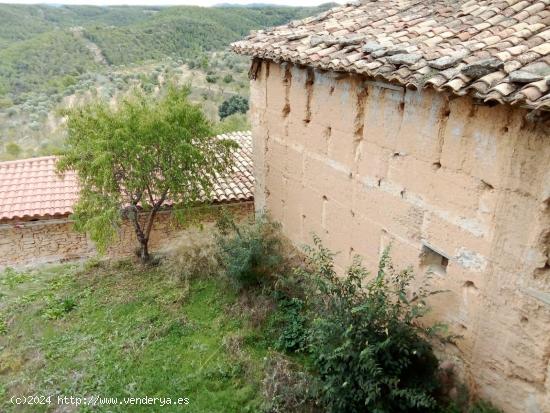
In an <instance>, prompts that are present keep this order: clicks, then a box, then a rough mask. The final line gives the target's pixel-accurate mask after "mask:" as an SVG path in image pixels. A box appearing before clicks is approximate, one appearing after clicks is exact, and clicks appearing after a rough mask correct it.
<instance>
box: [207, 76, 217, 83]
mask: <svg viewBox="0 0 550 413" xmlns="http://www.w3.org/2000/svg"><path fill="white" fill-rule="evenodd" d="M206 81H207V82H208V83H216V82H217V81H218V76H214V75H206Z"/></svg>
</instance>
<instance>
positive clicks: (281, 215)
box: [232, 0, 550, 413]
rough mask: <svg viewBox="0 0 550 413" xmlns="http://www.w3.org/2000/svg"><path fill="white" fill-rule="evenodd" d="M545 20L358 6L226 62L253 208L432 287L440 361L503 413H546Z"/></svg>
mask: <svg viewBox="0 0 550 413" xmlns="http://www.w3.org/2000/svg"><path fill="white" fill-rule="evenodd" d="M549 5H550V2H548V1H547V0H522V1H520V0H500V1H487V0H481V1H474V0H471V1H464V0H457V1H447V0H431V1H412V0H380V1H363V2H359V3H354V4H347V5H344V6H340V7H337V8H334V9H332V10H329V11H327V12H325V13H323V14H321V15H318V16H315V17H310V18H306V19H304V20H301V21H294V22H291V23H290V24H287V25H285V26H280V27H276V28H273V29H270V30H265V31H258V32H253V33H252V34H251V35H250V36H248V37H247V38H245V39H244V40H242V41H238V42H236V43H234V44H233V45H232V48H233V50H234V51H235V52H237V53H240V54H245V55H249V56H251V57H252V65H251V69H250V77H251V117H252V127H253V130H252V137H253V138H252V139H253V158H254V164H255V174H256V193H255V202H256V209H264V208H266V209H267V210H268V211H269V212H270V213H271V214H272V216H273V217H274V218H275V219H276V220H278V221H280V222H281V223H282V225H283V230H284V232H285V234H286V235H287V236H288V237H289V238H290V239H291V240H292V241H293V242H294V243H295V244H297V245H300V244H304V243H309V242H311V236H310V234H311V233H312V232H314V233H316V234H318V235H319V236H321V237H322V239H323V240H324V242H325V244H326V245H327V246H328V247H330V248H331V249H332V250H333V251H339V252H340V253H339V255H338V257H337V265H338V266H339V267H340V268H342V267H344V266H345V265H346V264H347V263H348V262H349V260H350V257H352V256H353V255H355V254H360V255H362V256H363V257H364V261H365V263H366V264H367V266H368V267H369V268H370V269H371V270H374V269H375V267H376V264H377V262H378V259H379V256H380V253H381V251H382V250H383V249H384V248H385V247H386V246H388V245H390V244H391V245H392V256H393V260H394V262H395V263H396V264H398V265H399V266H400V267H407V266H412V267H413V268H414V270H415V272H416V273H417V274H418V277H419V278H420V279H423V277H425V276H426V274H429V275H430V276H431V279H430V283H431V285H432V287H433V288H436V289H445V290H448V292H447V293H445V294H440V295H438V296H436V297H435V298H434V300H433V302H432V306H433V312H432V317H434V318H437V319H438V320H440V321H443V322H445V323H447V324H448V325H449V327H450V330H451V332H454V333H456V334H460V335H461V336H462V338H461V339H460V340H458V341H457V343H456V345H449V346H448V347H447V348H445V349H444V351H445V354H444V357H446V358H447V359H451V360H454V361H455V362H456V365H457V366H458V368H459V370H460V372H461V374H462V377H463V379H464V380H465V381H466V383H468V384H469V385H470V387H471V388H472V389H473V390H474V392H477V393H478V394H479V395H480V396H482V397H484V398H488V399H490V400H491V401H493V402H494V403H495V404H496V405H498V406H499V407H500V408H502V409H504V411H506V412H531V413H542V412H550V364H549V362H550V258H549V250H550V136H549V130H550V128H549V126H550V121H549V120H550V115H549V110H550V93H549V88H550V26H549V23H550V6H549Z"/></svg>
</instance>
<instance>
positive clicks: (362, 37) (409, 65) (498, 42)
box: [232, 0, 550, 110]
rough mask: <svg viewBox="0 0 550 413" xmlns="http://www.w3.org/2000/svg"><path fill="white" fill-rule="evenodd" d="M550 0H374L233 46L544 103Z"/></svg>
mask: <svg viewBox="0 0 550 413" xmlns="http://www.w3.org/2000/svg"><path fill="white" fill-rule="evenodd" d="M549 5H550V0H469V1H464V0H430V1H419V0H378V1H363V2H361V3H356V4H348V5H345V6H340V7H336V8H333V9H331V10H329V11H327V12H324V13H322V14H320V15H318V16H316V17H309V18H306V19H303V20H300V21H294V22H291V23H289V24H287V25H285V26H279V27H276V28H273V29H269V30H261V31H258V32H255V33H254V32H253V33H252V34H251V35H250V36H248V37H247V38H246V39H244V40H242V41H239V42H236V43H233V45H232V48H233V50H234V51H236V52H237V53H241V54H247V55H251V56H255V57H259V58H264V59H270V60H274V61H277V62H280V61H288V62H294V63H297V64H302V65H308V66H314V67H317V68H320V69H325V70H335V71H344V72H355V73H362V74H365V75H367V76H369V77H374V78H381V79H384V80H387V81H393V82H398V83H400V84H402V85H405V86H407V87H410V88H420V87H426V86H432V87H434V88H435V89H437V90H439V91H450V92H452V93H455V94H457V95H465V94H471V95H473V96H474V97H476V98H479V99H482V100H484V101H496V102H499V103H509V104H520V105H523V106H527V107H529V108H531V109H543V110H550V94H549V89H550V27H549V23H550V6H549Z"/></svg>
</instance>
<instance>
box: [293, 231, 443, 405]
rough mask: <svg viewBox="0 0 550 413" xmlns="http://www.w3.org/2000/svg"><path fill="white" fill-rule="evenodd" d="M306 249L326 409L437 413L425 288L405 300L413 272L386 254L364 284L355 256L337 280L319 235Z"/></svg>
mask: <svg viewBox="0 0 550 413" xmlns="http://www.w3.org/2000/svg"><path fill="white" fill-rule="evenodd" d="M306 253H307V264H308V266H307V268H306V269H304V270H301V271H302V273H303V275H304V276H309V277H312V278H313V279H314V281H315V282H316V285H317V288H316V290H315V291H313V292H312V293H313V297H312V305H313V313H314V316H315V317H314V320H313V322H312V327H311V334H310V351H311V356H312V361H313V365H314V366H315V368H316V370H317V373H318V375H319V379H320V382H321V387H320V389H321V390H320V397H321V401H322V402H323V405H324V406H326V408H327V410H328V411H330V412H348V413H353V412H366V411H367V412H372V413H397V412H432V411H437V407H438V406H437V401H436V398H435V395H436V393H437V390H438V387H439V384H438V380H437V377H436V373H437V369H438V361H437V359H436V357H435V356H434V354H433V351H432V347H431V345H430V344H429V342H428V341H427V340H426V338H425V336H426V334H435V330H436V329H435V328H428V329H426V328H421V327H419V326H418V325H417V324H416V321H417V320H418V318H419V317H422V316H423V315H424V314H426V311H427V306H426V304H425V301H424V298H425V297H426V296H427V295H428V293H425V292H423V290H422V291H421V292H420V295H419V296H417V297H416V298H415V299H414V300H409V299H407V289H408V287H409V284H410V282H411V279H412V274H411V272H409V271H404V272H397V271H395V270H394V269H393V267H392V264H391V262H390V259H389V255H388V251H385V252H384V254H383V256H382V258H381V260H380V264H379V270H378V274H377V276H376V277H374V278H372V279H370V280H369V281H367V282H366V283H364V281H365V279H366V277H367V275H368V273H367V271H366V270H365V268H364V267H363V266H362V264H361V261H360V260H359V259H358V258H356V259H355V260H354V262H353V264H352V265H351V266H350V267H349V269H347V271H346V273H345V276H344V277H339V276H337V273H336V271H335V270H334V254H332V253H331V252H330V251H329V250H327V249H326V248H324V247H323V246H322V244H321V241H320V240H319V239H318V238H315V239H314V246H313V247H311V248H308V249H307V250H306Z"/></svg>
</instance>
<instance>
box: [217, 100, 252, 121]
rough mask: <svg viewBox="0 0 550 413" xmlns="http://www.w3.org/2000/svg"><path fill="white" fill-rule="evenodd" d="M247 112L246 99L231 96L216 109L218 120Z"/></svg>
mask: <svg viewBox="0 0 550 413" xmlns="http://www.w3.org/2000/svg"><path fill="white" fill-rule="evenodd" d="M246 112H248V99H246V98H245V97H243V96H239V95H233V96H231V97H230V98H229V99H226V100H224V102H223V103H222V104H221V105H220V107H219V109H218V114H219V115H220V119H224V118H226V117H228V116H230V115H232V114H234V113H246Z"/></svg>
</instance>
